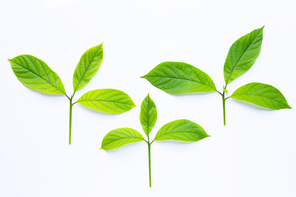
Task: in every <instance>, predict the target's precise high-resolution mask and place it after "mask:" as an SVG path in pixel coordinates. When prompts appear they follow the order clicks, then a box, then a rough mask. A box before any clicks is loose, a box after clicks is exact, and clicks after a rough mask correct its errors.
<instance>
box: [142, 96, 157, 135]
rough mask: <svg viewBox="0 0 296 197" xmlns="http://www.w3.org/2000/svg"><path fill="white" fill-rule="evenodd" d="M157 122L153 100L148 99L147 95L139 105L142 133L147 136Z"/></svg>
mask: <svg viewBox="0 0 296 197" xmlns="http://www.w3.org/2000/svg"><path fill="white" fill-rule="evenodd" d="M156 120H157V109H156V105H155V103H154V102H153V100H152V99H151V98H150V96H149V94H148V95H147V96H146V98H145V99H144V100H143V102H142V105H141V113H140V122H141V125H142V128H143V131H144V132H145V133H146V135H147V136H148V135H149V133H150V132H151V130H152V129H153V127H154V125H155V123H156Z"/></svg>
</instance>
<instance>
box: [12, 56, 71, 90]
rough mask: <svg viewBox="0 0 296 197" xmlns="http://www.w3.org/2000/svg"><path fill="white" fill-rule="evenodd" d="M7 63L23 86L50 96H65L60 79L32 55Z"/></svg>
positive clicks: (16, 58)
mask: <svg viewBox="0 0 296 197" xmlns="http://www.w3.org/2000/svg"><path fill="white" fill-rule="evenodd" d="M9 62H10V64H11V68H12V70H13V72H14V74H15V75H16V77H17V78H18V80H19V81H20V82H21V83H22V84H23V85H24V86H26V87H28V88H30V89H33V90H37V91H40V92H45V93H50V94H66V92H65V88H64V85H63V83H62V81H61V79H60V77H59V76H58V75H57V74H56V73H55V72H54V71H53V70H51V69H50V68H49V67H48V66H47V64H46V63H45V62H44V61H42V60H40V59H38V58H36V57H34V56H32V55H19V56H17V57H15V58H13V59H10V60H9Z"/></svg>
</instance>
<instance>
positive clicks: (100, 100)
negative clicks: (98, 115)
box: [77, 89, 135, 114]
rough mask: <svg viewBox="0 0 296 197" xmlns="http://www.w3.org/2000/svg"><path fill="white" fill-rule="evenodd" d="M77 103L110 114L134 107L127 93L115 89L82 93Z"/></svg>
mask: <svg viewBox="0 0 296 197" xmlns="http://www.w3.org/2000/svg"><path fill="white" fill-rule="evenodd" d="M77 103H79V104H81V105H84V106H86V107H89V108H92V109H95V110H98V111H101V112H105V113H110V114H121V113H123V112H127V111H129V110H130V109H132V108H133V107H135V104H134V102H133V101H132V99H131V98H130V97H129V95H127V94H126V93H125V92H123V91H120V90H115V89H98V90H92V91H89V92H87V93H85V94H84V95H82V96H81V97H80V98H79V99H78V101H77Z"/></svg>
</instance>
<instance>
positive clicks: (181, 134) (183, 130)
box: [154, 119, 210, 141]
mask: <svg viewBox="0 0 296 197" xmlns="http://www.w3.org/2000/svg"><path fill="white" fill-rule="evenodd" d="M206 137H210V136H209V135H208V134H207V133H206V132H205V130H204V129H203V128H202V127H201V126H199V125H198V124H196V123H195V122H192V121H190V120H186V119H181V120H175V121H172V122H169V123H167V124H165V125H164V126H162V127H161V128H160V129H159V131H158V132H157V134H156V136H155V138H154V140H179V141H198V140H201V139H203V138H206Z"/></svg>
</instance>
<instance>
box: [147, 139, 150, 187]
mask: <svg viewBox="0 0 296 197" xmlns="http://www.w3.org/2000/svg"><path fill="white" fill-rule="evenodd" d="M147 144H148V162H149V187H151V143H150V142H149V139H148V143H147Z"/></svg>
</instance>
